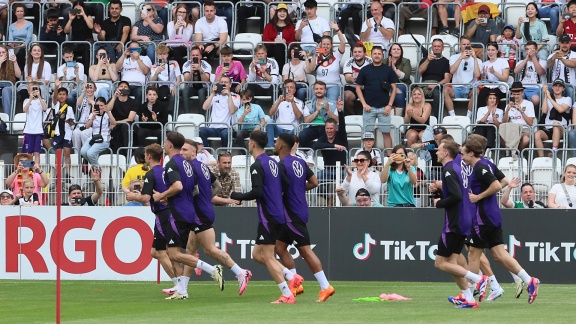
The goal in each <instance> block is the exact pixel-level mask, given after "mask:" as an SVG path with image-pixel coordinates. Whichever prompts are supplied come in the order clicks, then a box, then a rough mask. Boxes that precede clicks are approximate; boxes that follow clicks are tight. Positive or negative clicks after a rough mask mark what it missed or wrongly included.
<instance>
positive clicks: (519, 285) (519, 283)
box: [516, 280, 524, 298]
mask: <svg viewBox="0 0 576 324" xmlns="http://www.w3.org/2000/svg"><path fill="white" fill-rule="evenodd" d="M523 291H524V281H522V280H518V281H516V298H520V295H522V292H523Z"/></svg>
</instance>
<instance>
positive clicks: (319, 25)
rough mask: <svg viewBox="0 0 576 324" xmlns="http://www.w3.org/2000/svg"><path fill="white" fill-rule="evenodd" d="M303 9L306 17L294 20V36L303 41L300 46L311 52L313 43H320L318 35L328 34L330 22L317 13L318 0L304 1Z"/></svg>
mask: <svg viewBox="0 0 576 324" xmlns="http://www.w3.org/2000/svg"><path fill="white" fill-rule="evenodd" d="M304 11H305V12H306V18H303V19H300V20H298V21H297V22H296V27H295V30H296V35H295V36H296V40H297V41H299V42H302V43H305V44H304V45H303V46H302V48H303V49H304V50H305V51H306V52H312V51H314V47H315V45H316V44H318V43H320V37H322V36H330V24H328V20H326V18H323V17H319V16H318V15H317V11H318V2H316V0H306V2H304ZM336 29H338V28H336ZM343 43H345V42H343Z"/></svg>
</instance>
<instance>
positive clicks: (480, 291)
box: [476, 275, 488, 302]
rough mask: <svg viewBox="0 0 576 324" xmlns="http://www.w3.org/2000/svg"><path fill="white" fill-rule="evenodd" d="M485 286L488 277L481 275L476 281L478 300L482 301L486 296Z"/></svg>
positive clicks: (486, 285)
mask: <svg viewBox="0 0 576 324" xmlns="http://www.w3.org/2000/svg"><path fill="white" fill-rule="evenodd" d="M486 287H488V277H486V276H484V275H483V276H482V278H481V279H480V281H478V282H477V283H476V289H477V290H478V301H479V302H482V301H483V300H484V297H486Z"/></svg>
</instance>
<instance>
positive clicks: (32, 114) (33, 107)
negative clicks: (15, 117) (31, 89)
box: [23, 98, 44, 134]
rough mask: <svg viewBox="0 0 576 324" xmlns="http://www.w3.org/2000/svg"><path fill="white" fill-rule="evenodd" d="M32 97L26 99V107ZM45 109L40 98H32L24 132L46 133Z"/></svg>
mask: <svg viewBox="0 0 576 324" xmlns="http://www.w3.org/2000/svg"><path fill="white" fill-rule="evenodd" d="M30 100H32V99H30V98H28V99H24V107H25V106H26V104H27V103H28V101H30ZM43 123H44V111H43V110H42V104H41V103H40V99H35V100H32V103H31V104H30V107H28V111H27V112H26V124H25V125H24V131H23V133H24V134H44V128H43V127H42V126H43Z"/></svg>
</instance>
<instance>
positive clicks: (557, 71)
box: [548, 51, 576, 83]
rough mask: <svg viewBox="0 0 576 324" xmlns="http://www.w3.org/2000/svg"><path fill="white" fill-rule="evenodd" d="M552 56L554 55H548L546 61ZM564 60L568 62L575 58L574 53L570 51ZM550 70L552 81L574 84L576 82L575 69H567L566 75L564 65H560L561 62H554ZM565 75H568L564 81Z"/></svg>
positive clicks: (575, 54) (575, 53)
mask: <svg viewBox="0 0 576 324" xmlns="http://www.w3.org/2000/svg"><path fill="white" fill-rule="evenodd" d="M553 55H554V53H552V54H550V55H549V56H548V59H550V58H551V57H552V56H553ZM565 58H567V59H569V60H571V59H574V58H576V52H572V51H570V53H569V54H568V55H567V56H565ZM550 68H551V69H552V78H551V79H552V80H556V79H561V80H564V82H566V83H574V82H575V81H576V69H575V68H567V69H568V70H567V72H568V73H566V66H565V65H564V63H562V61H561V60H554V63H553V64H552V66H550ZM566 74H567V75H568V80H566Z"/></svg>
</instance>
